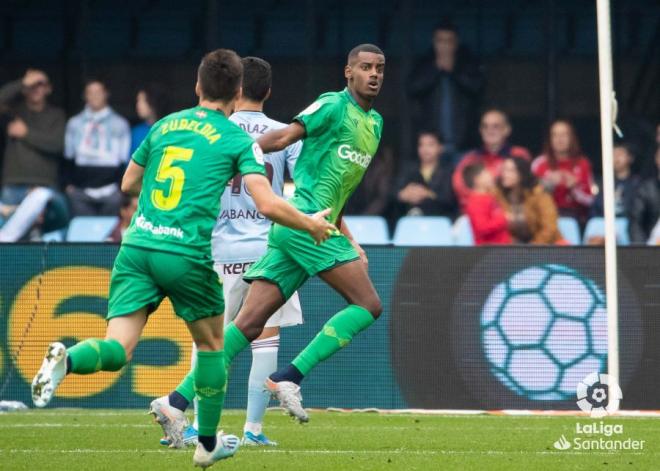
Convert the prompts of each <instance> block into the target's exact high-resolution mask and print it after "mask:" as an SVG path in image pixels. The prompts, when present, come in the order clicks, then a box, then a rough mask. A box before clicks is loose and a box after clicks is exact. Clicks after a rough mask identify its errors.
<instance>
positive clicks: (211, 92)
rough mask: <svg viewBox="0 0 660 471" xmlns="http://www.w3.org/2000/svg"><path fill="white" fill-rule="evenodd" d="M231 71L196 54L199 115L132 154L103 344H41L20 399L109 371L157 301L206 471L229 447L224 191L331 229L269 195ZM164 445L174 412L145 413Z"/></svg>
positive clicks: (164, 128)
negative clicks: (177, 355) (215, 234)
mask: <svg viewBox="0 0 660 471" xmlns="http://www.w3.org/2000/svg"><path fill="white" fill-rule="evenodd" d="M242 75H243V65H242V63H241V60H240V58H239V57H238V55H237V54H236V53H235V52H233V51H230V50H227V49H218V50H216V51H213V52H210V53H208V54H207V55H206V56H204V58H203V59H202V62H201V64H200V66H199V69H198V75H197V84H196V86H195V92H196V94H197V95H198V96H199V105H198V106H196V107H194V108H191V109H188V110H183V111H180V112H178V113H174V114H171V115H169V116H166V117H165V118H163V119H162V120H161V121H159V122H157V123H156V124H154V126H153V127H152V129H151V131H150V132H149V134H148V135H147V137H146V139H145V140H144V142H143V143H142V145H141V146H140V147H139V148H138V149H137V151H136V152H135V153H134V154H133V158H132V160H131V162H130V163H129V165H128V168H127V169H126V173H125V174H124V177H123V180H122V185H121V186H122V191H124V192H126V193H130V194H139V202H138V209H137V211H136V213H135V216H134V218H133V220H132V222H131V225H130V226H129V228H128V230H127V231H126V233H125V235H124V238H123V241H122V246H121V248H120V250H119V253H118V254H117V258H116V260H115V264H114V267H113V270H112V276H111V279H110V297H109V301H108V315H107V319H108V326H107V330H106V336H105V339H88V340H85V341H83V342H79V343H77V344H76V345H74V346H72V347H70V348H66V347H65V346H64V345H63V344H62V343H60V342H54V343H52V344H51V345H50V346H49V348H48V351H47V353H46V357H45V358H44V361H43V363H42V366H41V368H40V370H39V372H38V373H37V375H36V376H35V378H34V380H33V382H32V398H33V401H34V403H35V405H36V406H38V407H44V406H45V405H46V404H48V402H49V401H50V400H51V398H52V397H53V394H54V392H55V390H56V388H57V386H58V385H59V384H60V382H61V381H62V380H63V379H64V377H65V376H66V374H69V373H75V374H92V373H95V372H97V371H118V370H119V369H121V368H122V367H123V366H124V365H126V363H128V361H130V359H131V357H132V353H133V351H134V350H135V348H136V346H137V344H138V342H139V340H140V336H141V334H142V330H143V329H144V327H145V325H146V323H147V321H148V316H149V315H150V314H151V313H152V312H153V311H155V310H156V309H157V307H158V306H159V304H160V303H161V302H162V300H163V299H164V297H166V296H167V297H168V298H169V299H170V301H171V302H172V305H173V307H174V311H175V313H176V315H177V316H178V317H180V318H182V319H183V320H184V321H185V322H186V327H187V328H188V330H189V331H190V333H191V335H192V338H193V340H194V342H195V344H196V345H197V349H198V352H197V359H196V366H195V371H194V381H193V384H194V389H195V393H196V396H197V398H198V400H199V444H198V445H197V449H196V450H195V454H194V457H193V463H194V464H195V465H196V466H202V467H208V466H210V465H212V464H213V463H215V462H216V461H218V460H221V459H224V458H228V457H231V456H233V455H234V454H235V453H236V450H237V449H238V444H239V441H238V437H235V436H233V435H224V434H222V433H221V432H220V433H217V426H218V423H219V421H220V414H221V411H222V404H223V400H224V392H225V390H226V369H225V361H224V352H223V325H222V314H223V312H224V300H223V293H222V285H221V283H220V280H219V279H218V275H217V274H216V272H215V271H214V270H213V262H212V259H211V232H212V230H213V226H214V224H215V220H216V217H217V215H218V212H219V210H220V196H221V194H222V191H223V190H224V188H225V186H226V185H227V182H228V181H229V180H230V179H231V178H232V177H233V176H234V175H236V174H237V173H240V174H241V175H242V177H243V179H244V181H245V183H246V185H247V188H248V189H249V190H250V193H251V194H252V197H253V199H254V201H255V203H256V205H257V207H258V209H259V211H260V212H261V213H262V214H264V215H265V216H266V217H268V218H269V219H271V220H273V221H277V222H280V223H282V224H284V225H289V226H291V227H293V228H297V229H300V230H304V231H307V232H308V233H309V234H310V236H311V237H313V238H314V239H315V240H316V241H317V242H322V241H324V240H325V239H327V238H328V233H329V232H331V231H333V230H335V228H334V226H333V225H332V224H330V223H328V222H327V221H326V220H325V219H324V218H325V216H326V215H327V214H329V212H330V211H331V210H330V209H329V208H328V209H326V210H325V211H320V212H319V213H318V214H315V215H314V216H312V217H310V216H308V215H305V214H303V213H301V212H300V211H298V210H296V209H295V208H293V207H292V206H291V205H289V204H288V203H286V202H285V201H284V200H283V199H281V198H279V197H277V196H276V195H275V194H273V192H272V189H271V186H270V184H269V182H268V179H267V178H266V172H265V168H264V165H263V164H264V161H263V155H262V152H261V149H260V148H259V146H258V145H257V144H256V143H254V141H253V140H252V138H251V137H249V136H248V135H247V134H246V133H245V132H244V131H243V130H242V129H241V128H240V127H239V126H237V125H236V124H234V123H232V122H231V121H229V119H228V116H229V115H230V114H231V113H232V112H233V110H234V106H235V103H236V101H237V99H238V98H240V95H241V81H242ZM151 412H152V413H153V414H154V416H155V418H156V420H157V421H158V422H159V423H161V425H163V427H164V428H165V429H166V431H168V430H171V431H172V432H171V433H170V434H168V438H169V439H170V441H171V443H172V444H173V445H176V444H178V443H180V442H181V441H182V437H181V436H180V435H179V434H177V432H176V431H178V430H180V429H181V427H180V425H181V423H184V422H185V416H184V414H183V412H181V413H180V414H171V413H168V414H164V413H163V411H162V410H160V409H158V410H153V409H152V411H151Z"/></svg>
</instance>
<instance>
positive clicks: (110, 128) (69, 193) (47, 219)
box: [0, 69, 167, 242]
mask: <svg viewBox="0 0 660 471" xmlns="http://www.w3.org/2000/svg"><path fill="white" fill-rule="evenodd" d="M51 92H52V87H51V84H50V81H49V78H48V76H47V75H46V74H45V73H44V72H43V71H40V70H35V69H30V70H28V71H27V72H26V73H25V75H24V76H23V77H22V78H21V79H18V80H15V81H13V82H10V83H8V84H5V85H4V86H3V87H1V88H0V113H1V114H3V115H5V116H7V117H8V122H7V125H6V139H5V140H6V144H5V149H4V154H3V163H2V187H1V191H0V242H16V241H21V240H39V239H40V237H41V236H42V235H43V234H44V233H47V232H50V231H53V230H58V229H61V228H63V227H66V225H67V223H68V221H69V220H70V219H71V218H73V217H77V216H116V217H117V218H118V219H117V221H118V222H117V226H116V227H115V228H114V229H113V230H112V231H111V233H110V234H109V236H108V238H109V240H111V241H120V240H121V234H122V233H123V231H124V229H126V227H128V224H129V223H130V219H131V217H132V215H133V213H134V212H135V209H136V205H137V200H136V199H135V198H130V197H128V196H126V195H123V194H122V193H121V191H120V188H119V183H120V181H121V176H122V174H123V171H124V169H125V167H126V164H127V162H128V160H129V158H130V155H131V151H132V150H134V149H136V148H137V146H138V145H139V144H140V142H141V141H142V140H143V139H144V137H145V136H146V134H147V132H148V131H149V129H150V127H151V125H153V124H154V123H155V122H156V121H157V120H158V119H160V117H162V116H163V115H164V114H166V112H167V95H166V93H165V91H163V90H162V89H161V88H160V87H158V86H157V85H155V86H149V87H145V88H144V89H142V90H139V91H138V93H137V97H136V113H137V116H138V117H139V119H140V120H141V122H140V123H139V124H137V125H135V126H134V127H133V128H132V129H131V127H130V126H129V123H128V121H127V120H126V119H125V118H124V117H122V116H120V115H119V114H118V113H117V112H115V111H114V110H113V109H112V107H111V106H110V105H109V97H110V92H109V90H108V88H107V86H106V84H105V83H104V82H103V81H101V80H97V79H93V80H89V81H88V82H87V83H86V85H85V88H84V92H83V99H84V107H83V109H82V111H80V113H78V114H76V115H75V116H73V117H71V118H70V119H69V120H68V121H67V120H66V117H65V114H64V111H63V110H61V109H59V108H57V107H54V106H52V105H50V104H49V103H48V97H49V95H50V94H51Z"/></svg>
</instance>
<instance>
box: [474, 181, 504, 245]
mask: <svg viewBox="0 0 660 471" xmlns="http://www.w3.org/2000/svg"><path fill="white" fill-rule="evenodd" d="M465 214H467V215H468V217H469V218H470V224H471V225H472V231H473V233H474V243H475V245H485V244H510V243H511V242H512V239H511V235H510V234H509V222H508V221H507V218H506V213H505V212H504V209H503V208H502V206H501V205H500V203H499V202H498V200H497V198H496V196H495V195H494V194H492V193H477V192H470V193H469V195H468V196H467V201H466V204H465Z"/></svg>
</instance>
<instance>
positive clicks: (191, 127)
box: [160, 118, 220, 144]
mask: <svg viewBox="0 0 660 471" xmlns="http://www.w3.org/2000/svg"><path fill="white" fill-rule="evenodd" d="M174 131H192V132H194V133H197V134H200V135H201V136H204V137H205V138H206V140H207V141H209V144H215V141H217V140H218V139H220V133H219V132H218V131H217V130H216V129H215V127H213V125H211V124H209V123H204V122H202V121H197V120H196V119H186V118H181V119H172V120H170V121H167V122H165V123H163V124H162V125H161V127H160V133H161V134H163V135H164V134H167V133H168V132H174Z"/></svg>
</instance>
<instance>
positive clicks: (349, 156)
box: [337, 144, 373, 168]
mask: <svg viewBox="0 0 660 471" xmlns="http://www.w3.org/2000/svg"><path fill="white" fill-rule="evenodd" d="M337 155H338V156H339V158H340V159H344V160H348V161H350V162H353V163H354V164H357V165H359V166H360V167H362V168H367V167H368V166H369V164H370V163H371V159H373V156H371V155H369V154H366V153H362V152H360V151H357V150H355V149H353V148H352V147H351V146H350V144H342V145H340V146H339V147H338V148H337Z"/></svg>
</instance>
